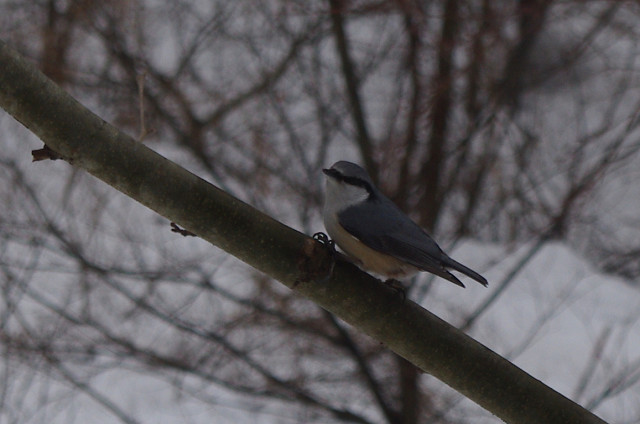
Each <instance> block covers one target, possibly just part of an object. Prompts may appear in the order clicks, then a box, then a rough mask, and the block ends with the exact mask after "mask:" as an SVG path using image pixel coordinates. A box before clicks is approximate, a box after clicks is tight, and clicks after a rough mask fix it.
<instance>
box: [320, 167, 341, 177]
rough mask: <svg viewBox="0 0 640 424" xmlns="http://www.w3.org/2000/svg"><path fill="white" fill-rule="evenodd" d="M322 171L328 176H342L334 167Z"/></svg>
mask: <svg viewBox="0 0 640 424" xmlns="http://www.w3.org/2000/svg"><path fill="white" fill-rule="evenodd" d="M322 172H324V175H326V176H327V177H332V178H338V177H339V176H340V172H338V171H336V170H335V169H333V168H329V169H323V170H322Z"/></svg>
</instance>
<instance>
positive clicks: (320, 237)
mask: <svg viewBox="0 0 640 424" xmlns="http://www.w3.org/2000/svg"><path fill="white" fill-rule="evenodd" d="M313 239H314V240H316V241H318V242H320V243H322V244H324V245H325V246H327V249H329V251H330V252H331V254H332V255H335V253H336V242H335V241H333V240H331V239H330V238H329V236H328V235H326V234H325V233H323V232H317V233H315V234H314V235H313Z"/></svg>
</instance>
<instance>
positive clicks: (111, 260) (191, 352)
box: [0, 0, 640, 424]
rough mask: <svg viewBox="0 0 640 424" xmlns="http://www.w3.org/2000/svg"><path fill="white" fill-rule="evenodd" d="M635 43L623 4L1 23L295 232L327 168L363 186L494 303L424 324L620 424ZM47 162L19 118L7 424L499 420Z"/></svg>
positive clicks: (639, 195)
mask: <svg viewBox="0 0 640 424" xmlns="http://www.w3.org/2000/svg"><path fill="white" fill-rule="evenodd" d="M638 22H640V6H639V5H638V3H635V2H617V1H610V2H607V1H587V2H585V1H552V0H521V1H512V0H508V1H506V0H505V1H489V0H474V1H458V0H444V1H430V2H425V1H417V0H390V1H341V0H325V1H307V0H304V1H303V0H238V1H222V0H195V1H182V0H177V1H171V2H162V1H153V0H110V1H100V2H98V1H90V0H66V1H65V0H20V1H12V0H0V38H2V39H3V40H5V41H6V42H8V43H9V44H10V45H11V46H13V47H14V48H15V49H17V50H18V51H19V52H21V53H22V54H23V55H25V56H27V57H29V58H30V59H31V60H33V61H34V62H35V63H37V64H38V66H39V67H40V69H42V71H43V72H44V73H46V74H47V75H48V76H49V77H50V78H52V79H53V80H54V81H56V82H57V83H58V84H60V85H61V86H62V87H64V88H65V89H66V90H68V91H69V92H71V93H72V94H73V95H74V96H75V97H76V98H78V99H79V100H80V101H81V102H82V103H83V104H85V105H86V106H88V107H89V108H90V109H92V110H93V111H94V112H96V113H97V114H98V115H100V116H101V117H103V118H104V119H106V120H107V121H109V122H111V123H113V124H115V125H116V126H118V127H119V128H121V129H122V130H124V131H126V132H128V133H129V134H131V135H132V136H134V137H135V138H138V139H139V140H140V142H143V143H145V144H147V145H148V146H150V147H151V148H153V149H154V150H157V151H159V152H160V153H162V154H163V155H165V156H167V157H168V158H170V159H171V160H174V161H176V162H177V163H178V164H180V165H181V166H183V167H186V168H187V169H189V170H191V171H192V172H194V173H196V174H198V175H199V176H201V177H202V178H205V179H207V180H208V181H210V182H212V183H214V184H216V185H218V186H220V187H222V188H224V189H225V190H227V191H229V192H230V193H231V194H233V195H234V196H237V197H239V198H241V199H243V200H245V201H246V202H248V203H250V204H252V205H254V206H255V207H257V208H258V209H260V210H262V211H264V212H266V213H268V214H270V215H271V216H273V217H275V218H277V219H279V220H281V221H283V222H285V223H286V224H288V225H290V226H292V227H294V228H296V229H299V230H301V231H304V232H306V233H307V234H313V233H314V232H316V231H321V230H323V226H322V222H321V218H320V211H321V204H322V191H323V184H322V182H323V181H322V173H321V172H320V170H321V168H323V167H328V166H330V165H331V164H332V163H333V162H334V161H336V160H340V159H346V160H351V161H354V162H358V163H360V164H362V165H363V166H365V167H366V168H367V169H368V171H369V172H370V174H371V175H372V177H373V178H374V180H376V181H377V183H378V184H379V186H380V187H381V189H382V190H383V191H384V192H385V193H387V194H388V195H389V197H391V198H392V199H393V200H394V201H396V202H397V203H398V205H400V207H401V208H402V209H403V210H405V211H406V212H408V213H409V214H410V215H411V216H412V217H413V218H414V219H415V220H416V221H417V222H419V223H421V225H422V226H424V227H425V228H426V229H428V230H429V231H430V232H431V234H432V235H433V236H434V238H436V239H437V240H438V241H439V243H440V245H441V246H442V247H443V248H445V250H447V251H448V252H449V254H450V255H451V256H452V257H454V258H455V259H457V260H459V261H461V262H463V263H465V264H467V265H468V266H470V267H471V268H473V269H475V270H477V271H478V272H480V273H481V274H483V275H484V276H485V277H487V278H488V279H489V281H490V285H489V288H488V289H485V288H483V287H481V286H479V285H477V284H474V283H473V282H471V281H468V282H469V284H467V286H468V288H467V289H465V290H462V289H460V288H458V287H456V286H453V285H452V284H450V283H448V282H446V281H444V280H441V279H434V278H432V277H431V276H430V275H426V274H425V275H421V276H419V277H417V278H416V279H415V280H414V281H410V282H407V283H408V285H409V286H410V288H409V290H408V296H409V298H411V299H412V300H414V301H416V302H419V303H420V304H422V305H423V306H425V307H426V308H428V309H429V310H431V311H433V312H434V313H436V314H438V315H439V316H441V317H443V318H444V319H446V320H447V321H449V322H450V323H451V324H453V325H456V326H458V327H459V328H463V329H464V330H465V331H467V332H468V333H469V334H471V335H472V336H473V337H474V338H476V339H478V340H479V341H481V342H482V343H484V344H486V345H487V346H488V347H489V348H491V349H493V350H495V351H496V352H498V353H500V354H501V355H504V356H505V357H507V358H508V359H510V360H512V361H513V362H514V363H516V364H517V365H518V366H520V367H523V368H524V369H525V370H526V371H528V372H530V373H531V374H533V375H534V376H535V377H536V378H539V379H541V380H543V381H544V382H545V383H547V384H549V385H551V386H552V387H554V388H555V389H557V390H560V391H561V392H562V393H563V394H565V395H567V396H569V397H571V398H572V399H574V400H576V401H577V402H579V403H581V404H582V405H584V406H585V407H587V408H589V409H591V410H593V411H594V412H596V413H597V414H599V415H601V416H602V417H603V418H604V419H606V420H608V421H610V422H612V423H614V422H619V423H623V422H624V423H633V422H640V385H638V384H637V383H638V379H639V378H640V324H638V319H640V295H639V293H638V277H639V275H640V216H639V213H638V211H639V208H640V184H638V180H639V178H640V156H639V154H638V149H640V138H639V136H640V131H639V130H638V126H639V124H640V85H639V83H640V55H639V53H640V46H639V45H638V43H639V40H640V24H639V23H638ZM0 72H1V70H0ZM91 142H92V140H87V143H91ZM41 145H42V143H41V142H40V141H39V140H37V139H36V138H35V137H34V136H33V135H31V134H30V133H29V132H28V131H27V130H25V129H24V128H23V127H21V126H20V125H19V124H17V123H16V122H15V121H14V120H13V119H12V118H11V117H10V116H8V115H7V114H6V113H4V112H2V113H0V146H1V150H0V289H1V290H2V293H1V295H0V349H1V352H2V353H1V354H0V359H1V360H0V423H41V422H42V423H44V422H46V423H73V422H78V423H82V422H92V423H120V422H124V423H204V422H207V423H209V422H212V421H213V422H216V423H239V422H255V423H303V422H304V423H339V422H359V423H404V424H411V423H495V422H498V419H496V418H495V417H493V416H491V414H490V413H488V412H487V411H484V410H482V409H481V408H479V407H477V406H475V405H474V404H472V403H471V402H469V401H467V400H465V399H464V398H463V397H462V396H460V395H458V394H457V393H456V392H454V391H452V390H451V389H449V388H448V387H447V386H445V385H444V384H442V383H440V382H439V381H436V380H434V379H433V378H431V377H429V376H428V375H423V374H420V373H419V372H418V371H417V370H416V369H415V368H414V367H413V366H411V365H409V364H407V363H405V362H404V361H403V360H401V359H399V358H398V357H396V356H395V355H393V354H392V353H390V352H388V351H387V350H386V349H385V348H384V347H383V346H380V344H379V343H377V342H376V341H375V340H371V339H369V338H368V337H366V336H364V335H362V334H360V333H358V332H357V331H354V330H353V329H351V328H350V327H349V326H347V325H345V324H344V323H342V322H341V321H339V320H338V319H336V318H335V317H333V316H332V315H330V314H328V313H326V312H324V311H323V310H321V309H320V308H318V307H317V306H316V305H315V304H313V303H312V302H310V301H307V300H305V299H303V298H300V297H299V296H296V295H294V294H292V293H291V292H290V291H289V290H288V289H286V288H285V287H284V286H281V285H280V284H279V283H277V282H274V281H272V280H271V279H269V278H267V277H265V276H264V275H261V274H259V273H257V272H256V271H254V270H252V269H251V268H249V267H248V266H246V265H244V264H242V263H240V262H239V261H237V260H235V259H233V258H231V257H229V256H228V255H226V254H224V253H223V252H221V251H219V250H218V249H216V248H214V247H212V246H210V245H208V244H207V243H204V242H203V241H201V240H199V239H197V238H193V237H188V238H184V237H182V236H180V235H177V234H175V233H172V232H171V231H170V227H169V223H168V222H167V221H166V220H165V219H163V218H162V217H159V216H157V215H155V214H154V213H152V212H150V211H149V210H147V209H145V208H144V207H142V206H140V205H139V204H137V203H135V202H133V201H132V200H130V199H128V198H127V197H125V196H124V195H122V194H120V193H118V192H116V191H114V190H113V189H111V188H110V187H108V186H106V185H105V184H103V183H101V182H99V181H97V180H95V179H93V177H91V176H88V175H86V174H85V173H83V172H79V171H76V170H74V169H73V168H71V167H70V166H69V165H68V164H66V163H64V162H62V161H57V162H51V161H46V162H37V163H31V155H30V151H31V150H32V149H37V148H40V147H41ZM170 183H171V182H170V181H169V182H167V181H161V180H159V181H158V184H170ZM465 282H467V281H466V280H465Z"/></svg>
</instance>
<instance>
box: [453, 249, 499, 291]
mask: <svg viewBox="0 0 640 424" xmlns="http://www.w3.org/2000/svg"><path fill="white" fill-rule="evenodd" d="M442 264H443V265H444V266H446V267H449V268H451V269H454V270H456V271H458V272H461V273H463V274H464V275H466V276H467V277H469V278H473V279H474V280H476V281H477V282H478V283H480V284H482V285H483V286H485V287H487V286H488V285H489V282H488V281H487V279H486V278H484V277H483V276H482V275H480V274H478V273H477V272H475V271H474V270H472V269H471V268H467V267H466V266H464V265H462V264H461V263H460V262H457V261H455V260H453V259H451V258H450V257H448V256H446V255H445V258H444V259H443V260H442Z"/></svg>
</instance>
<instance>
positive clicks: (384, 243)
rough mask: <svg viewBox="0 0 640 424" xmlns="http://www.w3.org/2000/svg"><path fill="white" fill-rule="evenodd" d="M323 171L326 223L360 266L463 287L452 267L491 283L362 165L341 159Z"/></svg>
mask: <svg viewBox="0 0 640 424" xmlns="http://www.w3.org/2000/svg"><path fill="white" fill-rule="evenodd" d="M322 172H323V173H324V174H325V176H326V192H325V201H324V209H323V219H324V226H325V228H326V230H327V232H328V233H329V236H330V237H331V238H332V239H333V241H334V242H335V243H336V244H337V245H338V246H339V247H340V249H341V250H342V251H344V252H345V253H346V255H347V256H348V257H349V258H350V259H352V260H353V261H354V262H355V263H356V264H357V265H358V266H359V267H360V268H362V269H364V270H365V271H370V272H373V273H374V274H378V275H381V276H384V277H386V278H389V279H390V280H389V281H397V278H403V277H409V276H412V275H415V274H416V273H418V272H420V271H426V272H430V273H432V274H435V275H437V276H439V277H442V278H444V279H445V280H448V281H450V282H452V283H454V284H456V285H458V286H460V287H465V285H464V284H463V283H462V281H460V280H459V279H458V278H457V277H456V276H455V275H453V274H452V273H451V272H450V271H449V270H454V271H458V272H460V273H462V274H464V275H466V276H467V277H469V278H472V279H473V280H475V281H477V282H478V283H480V284H482V285H483V286H485V287H486V286H487V285H488V282H487V280H486V278H484V277H483V276H482V275H480V274H478V273H477V272H475V271H473V270H472V269H470V268H468V267H466V266H464V265H462V264H461V263H459V262H457V261H455V260H453V259H452V258H450V257H449V256H448V255H447V254H446V253H444V251H443V250H442V249H441V248H440V246H438V244H437V243H436V242H435V241H434V240H433V239H432V238H431V236H429V234H427V232H426V231H425V230H423V229H422V228H421V227H420V226H419V225H418V224H416V223H415V222H414V221H413V220H411V218H409V217H408V216H407V215H406V214H405V213H404V212H402V211H401V210H400V208H399V207H398V206H396V204H395V203H393V201H391V200H390V199H389V198H388V197H386V196H385V195H384V194H383V193H382V192H381V191H380V190H379V189H378V188H377V187H376V186H375V185H374V184H373V181H372V180H371V178H370V177H369V175H368V174H367V172H366V171H365V170H364V169H362V168H361V167H360V166H359V165H356V164H355V163H352V162H347V161H339V162H336V163H334V164H333V165H332V166H331V168H329V169H323V170H322Z"/></svg>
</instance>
